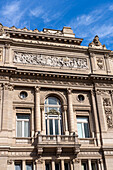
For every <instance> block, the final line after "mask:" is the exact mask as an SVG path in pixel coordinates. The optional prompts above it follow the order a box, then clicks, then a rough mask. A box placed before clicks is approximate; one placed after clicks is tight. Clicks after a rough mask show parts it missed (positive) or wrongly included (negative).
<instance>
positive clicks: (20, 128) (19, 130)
mask: <svg viewBox="0 0 113 170" xmlns="http://www.w3.org/2000/svg"><path fill="white" fill-rule="evenodd" d="M17 137H22V121H17Z"/></svg>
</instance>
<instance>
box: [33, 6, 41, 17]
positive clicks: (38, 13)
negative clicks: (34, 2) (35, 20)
mask: <svg viewBox="0 0 113 170" xmlns="http://www.w3.org/2000/svg"><path fill="white" fill-rule="evenodd" d="M43 13H44V10H43V9H42V7H36V8H34V9H32V10H30V15H31V16H35V17H40V16H41V15H42V14H43Z"/></svg>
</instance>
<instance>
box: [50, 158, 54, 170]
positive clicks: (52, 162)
mask: <svg viewBox="0 0 113 170" xmlns="http://www.w3.org/2000/svg"><path fill="white" fill-rule="evenodd" d="M51 167H52V170H55V161H53V160H52V161H51Z"/></svg>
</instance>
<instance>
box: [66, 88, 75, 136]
mask: <svg viewBox="0 0 113 170" xmlns="http://www.w3.org/2000/svg"><path fill="white" fill-rule="evenodd" d="M67 92H68V118H69V123H68V124H69V132H70V134H73V133H74V131H75V129H74V123H75V122H74V115H73V104H72V89H68V90H67Z"/></svg>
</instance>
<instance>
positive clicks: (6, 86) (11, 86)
mask: <svg viewBox="0 0 113 170" xmlns="http://www.w3.org/2000/svg"><path fill="white" fill-rule="evenodd" d="M3 88H4V90H9V91H13V90H14V85H12V84H10V83H5V84H3Z"/></svg>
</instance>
